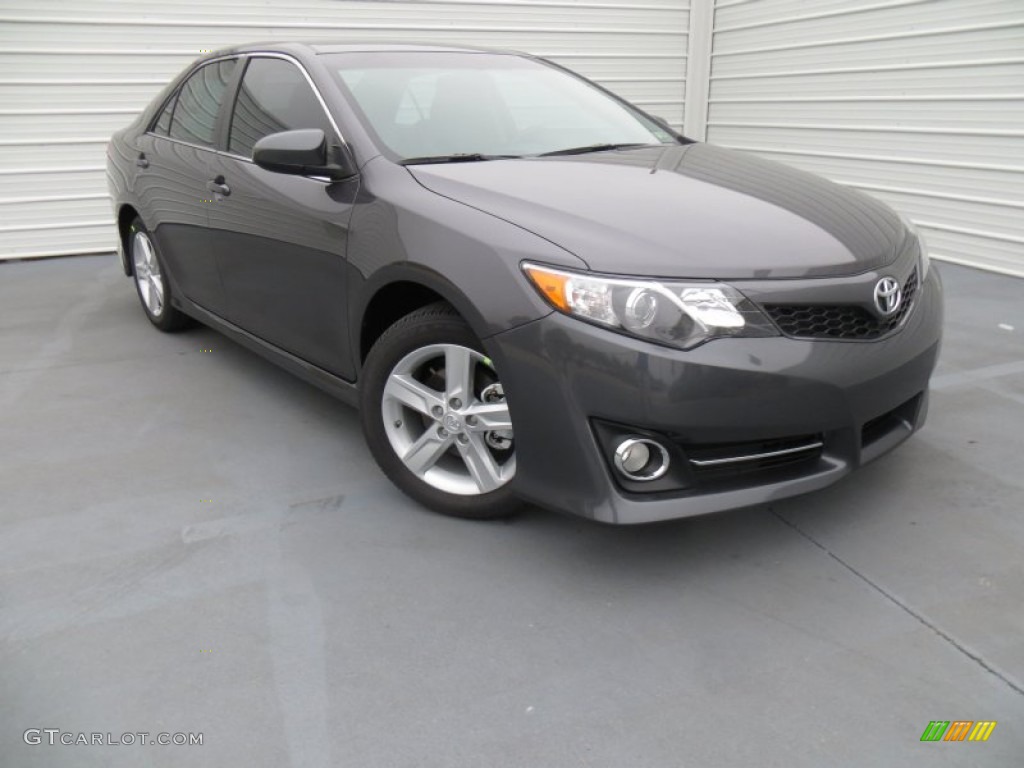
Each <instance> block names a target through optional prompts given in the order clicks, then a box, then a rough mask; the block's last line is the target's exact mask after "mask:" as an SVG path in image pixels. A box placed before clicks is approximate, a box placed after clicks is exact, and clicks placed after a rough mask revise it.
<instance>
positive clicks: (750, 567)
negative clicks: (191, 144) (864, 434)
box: [0, 255, 1024, 768]
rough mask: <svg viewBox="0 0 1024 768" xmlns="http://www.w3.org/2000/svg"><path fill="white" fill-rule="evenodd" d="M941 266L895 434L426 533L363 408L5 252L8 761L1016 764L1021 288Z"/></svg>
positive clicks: (3, 574) (99, 278) (109, 263)
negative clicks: (920, 371) (949, 738)
mask: <svg viewBox="0 0 1024 768" xmlns="http://www.w3.org/2000/svg"><path fill="white" fill-rule="evenodd" d="M942 271H943V274H944V276H945V278H946V287H947V293H948V307H949V309H948V329H947V336H946V339H947V341H946V345H945V348H944V351H943V356H942V363H941V368H940V370H939V371H938V372H937V376H936V379H935V382H934V383H935V391H934V395H933V400H932V412H931V419H930V422H929V424H928V426H927V427H926V428H925V430H924V431H923V432H922V433H921V434H919V435H918V436H917V437H916V438H915V439H913V440H912V441H910V442H909V443H907V444H906V445H904V446H903V447H902V448H901V449H899V450H898V451H897V452H896V453H895V454H893V455H891V456H889V457H888V458H887V459H886V460H884V461H881V462H879V463H876V464H874V465H871V466H869V467H867V468H866V469H864V470H863V471H862V472H860V473H859V474H857V475H855V476H854V477H853V478H851V479H849V480H847V481H845V482H843V483H841V484H840V485H838V486H836V487H834V488H832V489H830V490H827V491H825V492H822V493H818V494H816V495H812V496H808V497H804V498H801V499H798V500H795V501H789V502H786V503H780V504H776V505H774V506H773V507H772V508H767V507H759V508H752V509H747V510H742V511H737V512H733V513H727V514H720V515H716V516H710V517H704V518H698V519H692V520H688V521H680V522H675V523H669V524H663V525H657V526H648V527H640V528H610V527H603V526H600V525H597V524H592V523H588V522H585V521H582V520H576V519H570V518H565V517H560V516H557V515H553V514H549V513H545V512H542V511H540V510H531V511H528V512H527V513H525V514H524V515H522V516H521V517H519V518H517V519H515V520H514V521H512V522H507V523H492V524H481V523H476V524H474V523H466V522H459V521H456V520H449V519H445V518H442V517H438V516H435V515H432V514H429V513H426V512H423V511H422V510H420V509H418V508H416V507H415V506H414V505H413V504H412V503H411V502H409V501H408V500H406V499H405V498H404V497H403V496H401V495H400V494H399V493H398V492H397V491H396V490H394V489H393V488H392V486H391V485H390V484H389V483H388V481H387V480H385V479H384V477H383V476H382V475H381V474H380V472H379V471H378V470H377V469H376V467H375V465H374V464H373V462H372V460H371V459H370V457H369V455H368V453H367V451H366V450H365V449H364V447H363V441H362V437H361V435H360V433H359V429H358V425H357V419H356V415H355V413H354V412H353V411H352V410H350V409H349V408H348V407H346V406H344V405H342V404H340V403H338V402H336V401H334V400H332V399H331V398H329V397H328V396H326V395H324V394H321V393H320V392H319V391H317V390H315V389H313V388H311V387H309V386H307V385H306V384H304V383H302V382H300V381H298V380H296V379H294V378H291V377H290V376H289V375H287V374H286V373H284V372H282V371H280V370H278V369H277V368H275V367H274V366H272V365H270V364H268V363H266V362H264V361H263V360H261V359H260V358H258V357H257V356H255V355H253V354H251V353H249V352H247V351H245V350H243V349H241V348H239V347H238V346H236V345H234V344H232V343H231V342H229V341H227V340H226V339H224V338H223V337H221V336H219V335H217V334H215V333H213V332H211V331H209V330H207V329H203V328H197V329H195V330H192V331H189V332H186V333H184V334H180V335H174V336H167V335H162V334H160V333H158V332H156V331H155V330H153V329H152V328H151V327H150V326H149V324H148V323H147V322H146V321H145V319H144V318H143V315H142V312H141V310H140V309H139V307H138V305H137V299H136V297H135V294H134V291H133V290H132V286H131V283H130V282H129V281H128V280H127V279H124V278H123V277H119V276H118V268H117V266H116V259H115V257H114V256H112V255H111V256H103V257H81V258H69V259H62V260H50V261H38V262H22V263H6V264H4V263H0V446H2V449H3V454H2V458H3V460H2V462H0V722H2V723H3V728H2V736H0V766H4V768H8V767H10V768H22V767H23V766H75V767H76V768H77V767H79V766H81V767H82V768H85V767H87V766H103V767H104V768H108V767H109V766H140V765H147V766H189V767H190V768H192V767H194V766H214V767H216V768H227V767H228V766H245V767H246V768H261V767H262V766H267V767H268V768H282V767H287V766H293V767H294V768H300V767H301V768H317V767H319V766H358V767H359V768H371V767H372V768H386V767H388V766H410V767H415V768H423V767H426V766H439V767H444V768H459V767H462V766H467V767H469V766H472V767H473V768H502V767H504V766H524V767H528V768H569V767H571V766H608V767H609V768H645V767H647V766H651V767H653V768H663V767H668V766H672V767H675V766H698V767H703V766H712V765H715V766H744V768H746V767H747V766H784V767H785V768H795V767H797V766H814V767H818V766H857V767H858V768H860V767H862V766H919V765H928V766H952V765H975V766H1010V765H1021V759H1022V758H1021V755H1022V754H1024V557H1022V553H1024V460H1022V459H1021V445H1022V439H1021V434H1022V433H1024V282H1022V281H1020V280H1015V279H1013V278H1008V277H999V276H995V275H990V274H985V273H981V272H976V271H972V270H969V269H964V268H959V267H953V266H943V268H942ZM1009 326H1012V330H1011V329H1009ZM936 719H938V720H958V719H960V720H995V721H997V722H998V723H999V724H998V726H997V727H996V729H995V731H994V732H993V733H992V736H991V738H990V739H989V741H988V742H987V743H941V742H940V743H921V742H920V741H919V739H920V737H921V734H922V732H923V731H924V729H925V727H926V725H927V724H928V722H929V721H930V720H936ZM28 728H58V729H60V730H61V731H62V732H67V733H71V734H74V735H77V733H79V732H84V733H86V734H90V733H93V732H97V733H102V734H107V733H110V734H111V735H112V737H113V738H114V739H118V740H119V739H120V735H121V734H122V733H125V732H129V733H134V732H139V731H146V732H149V733H151V734H154V735H155V734H156V733H157V732H161V731H165V732H170V733H173V732H189V731H191V732H201V733H202V734H203V744H202V746H173V745H170V746H151V745H141V746H140V745H137V744H136V745H132V746H127V745H120V746H116V745H111V746H100V745H92V746H83V745H79V746H61V745H59V744H57V745H53V746H50V745H47V744H46V743H45V742H44V743H43V744H41V745H37V746H36V745H26V744H25V743H24V742H23V736H22V734H23V732H24V731H25V730H26V729H28ZM43 738H44V739H45V738H46V737H45V735H44V736H43ZM69 738H70V737H69ZM104 738H105V736H104ZM151 738H152V737H151Z"/></svg>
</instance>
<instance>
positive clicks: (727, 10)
mask: <svg viewBox="0 0 1024 768" xmlns="http://www.w3.org/2000/svg"><path fill="white" fill-rule="evenodd" d="M707 131H708V139H709V140H710V141H714V142H718V143H721V144H726V145H731V146H736V147H742V148H744V149H750V150H754V151H757V152H762V153H764V154H766V155H767V156H769V157H772V158H774V159H777V160H781V161H783V162H788V163H791V164H793V165H796V166H799V167H802V168H805V169H807V170H810V171H814V172H818V173H822V174H824V175H826V176H829V177H831V178H833V179H835V180H837V181H840V182H844V183H847V184H850V185H852V186H854V187H857V188H859V189H861V190H863V191H865V192H867V193H869V194H872V195H874V196H876V197H878V198H880V199H882V200H885V201H886V202H888V203H890V204H891V205H892V206H893V207H895V208H896V209H897V210H899V211H901V212H902V213H904V214H906V215H908V216H909V217H910V218H912V219H913V220H915V221H916V222H917V223H918V224H919V225H920V226H921V228H922V230H923V232H924V234H925V238H926V240H927V242H928V244H929V246H930V249H931V251H932V253H933V255H934V256H936V257H937V258H944V259H948V260H951V261H958V262H963V263H968V264H973V265H976V266H981V267H985V268H989V269H995V270H998V271H1001V272H1006V273H1009V274H1018V275H1024V215H1022V214H1024V210H1022V209H1024V2H1021V0H972V2H965V1H964V0H889V1H886V0H816V1H815V2H813V3H812V2H806V0H718V2H717V3H716V8H715V18H714V27H713V33H712V51H711V76H710V88H709V103H708V124H707Z"/></svg>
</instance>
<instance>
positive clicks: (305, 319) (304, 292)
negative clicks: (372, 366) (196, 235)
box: [209, 57, 358, 379]
mask: <svg viewBox="0 0 1024 768" xmlns="http://www.w3.org/2000/svg"><path fill="white" fill-rule="evenodd" d="M230 119H231V122H230V127H229V129H228V143H227V153H226V154H224V153H222V154H218V155H217V156H216V157H215V158H214V159H213V168H212V178H211V182H212V189H213V197H214V202H213V204H212V205H211V206H210V209H209V213H210V227H211V229H210V236H211V242H212V243H213V246H214V248H215V249H216V253H217V263H218V266H219V269H220V273H221V276H222V278H223V281H224V289H225V293H226V295H227V318H228V320H230V321H231V322H232V323H234V324H235V325H238V326H240V327H241V328H243V329H245V330H246V331H248V332H249V333H252V334H254V335H255V336H258V337H259V338H261V339H263V340H264V341H267V342H269V343H271V344H273V345H274V346H276V347H279V348H281V349H283V350H285V351H286V352H289V353H291V354H293V355H295V356H297V357H299V358H302V359H303V360H306V361H308V362H310V363H313V364H314V365H317V366H319V367H321V368H324V369H325V370H327V371H330V372H331V373H334V374H336V375H339V376H342V377H344V378H347V379H354V378H355V374H354V365H353V361H352V358H351V355H350V350H349V342H348V338H349V337H348V331H347V325H348V320H347V305H346V284H347V280H346V262H345V248H346V243H347V239H348V225H349V219H350V218H351V213H352V206H353V204H354V202H355V195H356V191H357V189H358V180H357V179H351V180H347V181H340V182H329V181H326V180H321V179H316V178H308V177H304V176H291V175H287V174H281V173H273V172H270V171H266V170H264V169H262V168H260V167H258V166H256V165H255V164H254V163H253V162H252V161H251V159H250V158H251V157H252V147H253V145H254V144H255V143H256V142H257V141H258V140H259V139H261V138H262V137H264V136H267V135H269V134H271V133H277V132H280V131H287V130H296V129H300V128H320V129H321V130H323V131H324V132H325V134H326V135H327V136H328V140H329V141H330V142H333V143H336V142H337V141H338V138H337V136H336V132H335V130H334V128H333V127H332V124H331V122H330V120H329V119H328V117H327V114H326V113H325V111H324V108H323V106H322V105H321V103H320V101H319V99H318V98H317V96H316V94H315V92H314V90H313V87H312V86H311V85H310V83H309V81H308V80H307V78H306V75H305V73H304V72H303V71H302V70H301V69H299V67H298V65H297V64H295V63H294V62H292V61H291V60H288V59H284V58H274V57H254V58H251V59H250V60H249V62H248V66H247V67H246V70H245V73H244V75H243V77H242V81H241V84H240V87H239V89H238V95H237V97H236V100H235V104H234V108H233V112H232V115H231V118H230Z"/></svg>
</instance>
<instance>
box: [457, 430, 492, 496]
mask: <svg viewBox="0 0 1024 768" xmlns="http://www.w3.org/2000/svg"><path fill="white" fill-rule="evenodd" d="M456 445H457V446H458V448H459V453H460V454H461V455H462V460H463V461H464V462H465V463H466V469H468V470H469V474H470V476H472V478H473V482H475V483H476V487H477V488H478V489H479V491H480V493H488V492H490V491H493V490H495V489H496V488H498V487H499V486H501V485H502V479H501V470H500V469H499V468H498V463H497V462H496V461H495V460H494V457H493V456H492V455H491V452H490V451H489V450H487V445H486V444H485V443H484V440H483V438H482V437H481V436H480V435H478V434H470V435H469V441H468V442H467V443H464V444H463V443H456Z"/></svg>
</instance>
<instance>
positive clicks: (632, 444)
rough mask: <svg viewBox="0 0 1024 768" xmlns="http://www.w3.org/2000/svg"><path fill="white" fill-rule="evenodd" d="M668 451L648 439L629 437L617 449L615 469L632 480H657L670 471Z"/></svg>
mask: <svg viewBox="0 0 1024 768" xmlns="http://www.w3.org/2000/svg"><path fill="white" fill-rule="evenodd" d="M668 461H669V459H668V451H666V450H665V448H664V447H663V446H662V445H661V443H659V442H657V441H655V440H650V439H648V438H646V437H627V438H626V439H625V440H623V441H622V442H621V443H619V445H618V447H616V449H615V468H616V469H617V470H619V472H621V473H622V474H623V475H625V476H626V477H628V478H629V479H630V480H635V481H638V482H645V481H647V480H657V479H658V478H659V477H661V476H662V475H664V474H665V473H666V472H667V471H668Z"/></svg>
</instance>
